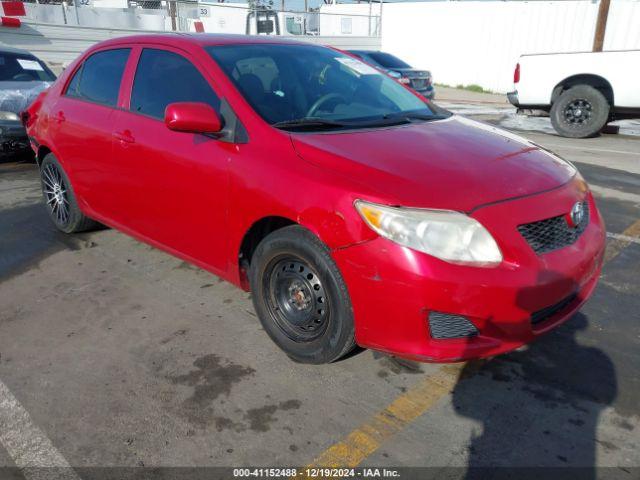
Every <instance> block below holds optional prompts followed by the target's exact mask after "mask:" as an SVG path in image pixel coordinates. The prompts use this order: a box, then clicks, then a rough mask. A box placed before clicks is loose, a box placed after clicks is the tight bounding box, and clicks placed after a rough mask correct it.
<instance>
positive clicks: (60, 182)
mask: <svg viewBox="0 0 640 480" xmlns="http://www.w3.org/2000/svg"><path fill="white" fill-rule="evenodd" d="M40 183H41V185H42V196H43V197H44V202H45V206H46V208H47V213H49V217H50V218H51V221H52V222H53V224H54V225H55V226H56V228H57V229H58V230H60V231H61V232H64V233H76V232H84V231H86V230H92V229H95V228H97V227H99V226H100V224H99V223H97V222H96V221H94V220H92V219H90V218H89V217H87V216H85V215H84V214H83V213H82V212H81V211H80V208H79V207H78V202H77V199H76V196H75V193H74V192H73V187H72V186H71V182H70V181H69V177H68V176H67V174H66V173H65V171H64V169H63V168H62V165H60V162H58V159H57V158H56V157H55V155H53V153H49V154H48V155H47V156H46V157H44V159H43V160H42V164H41V165H40Z"/></svg>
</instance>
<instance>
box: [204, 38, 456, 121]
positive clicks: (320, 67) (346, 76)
mask: <svg viewBox="0 0 640 480" xmlns="http://www.w3.org/2000/svg"><path fill="white" fill-rule="evenodd" d="M207 51H208V52H209V54H210V55H211V56H212V57H213V59H214V60H215V61H216V62H217V63H218V65H219V66H220V67H221V68H222V69H223V70H224V72H225V73H226V74H227V75H228V76H229V78H230V79H231V80H232V81H233V83H234V84H235V86H236V87H237V88H238V90H239V91H240V92H241V93H242V95H243V96H244V97H245V99H246V100H247V101H248V102H249V104H250V105H251V106H252V107H253V108H254V109H255V111H256V112H257V113H258V114H259V115H260V116H262V118H264V119H265V120H266V121H267V122H269V123H270V124H272V125H275V126H277V127H282V128H290V127H294V126H296V123H297V122H298V123H299V122H300V121H306V122H305V126H306V127H308V128H320V127H322V128H340V127H345V126H351V127H354V126H374V125H375V124H377V123H376V122H378V123H379V124H389V123H390V122H391V121H392V120H390V119H394V118H400V117H402V115H403V114H404V113H411V115H412V118H414V119H416V120H417V119H420V120H421V121H424V120H427V119H434V118H441V116H442V115H443V114H446V112H444V111H442V110H440V109H438V108H437V107H435V106H433V105H432V104H427V103H426V102H425V101H423V100H422V99H420V98H419V97H417V96H416V95H414V94H412V93H411V92H409V91H408V90H407V89H405V88H404V87H403V86H402V85H400V84H399V83H397V82H396V81H395V80H393V79H391V78H389V77H388V76H387V75H384V74H382V73H380V72H379V71H378V70H376V69H375V68H373V67H371V66H369V65H367V64H365V63H363V62H361V61H360V60H357V59H355V58H353V57H350V56H347V55H344V54H342V53H340V52H338V51H335V50H332V49H330V48H326V47H319V46H314V45H308V46H307V45H281V44H261V45H222V46H212V47H207ZM436 109H437V110H438V111H437V112H436ZM407 121H408V120H407ZM396 123H397V122H396Z"/></svg>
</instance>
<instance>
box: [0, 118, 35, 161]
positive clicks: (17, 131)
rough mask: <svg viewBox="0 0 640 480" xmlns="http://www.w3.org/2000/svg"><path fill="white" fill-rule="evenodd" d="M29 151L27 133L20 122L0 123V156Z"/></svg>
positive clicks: (3, 121) (4, 121)
mask: <svg viewBox="0 0 640 480" xmlns="http://www.w3.org/2000/svg"><path fill="white" fill-rule="evenodd" d="M29 149H30V148H29V140H28V138H27V132H26V130H25V128H24V126H23V125H22V124H21V123H20V122H13V121H6V120H2V121H0V155H8V154H14V153H23V152H26V151H28V150H29Z"/></svg>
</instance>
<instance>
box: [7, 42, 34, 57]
mask: <svg viewBox="0 0 640 480" xmlns="http://www.w3.org/2000/svg"><path fill="white" fill-rule="evenodd" d="M0 52H1V53H17V54H19V55H28V56H30V57H35V55H34V54H33V53H31V52H29V51H27V50H22V49H21V48H14V47H8V46H6V45H0Z"/></svg>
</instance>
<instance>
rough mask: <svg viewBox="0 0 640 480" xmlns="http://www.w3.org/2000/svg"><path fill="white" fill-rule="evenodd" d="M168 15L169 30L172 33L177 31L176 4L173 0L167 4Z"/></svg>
mask: <svg viewBox="0 0 640 480" xmlns="http://www.w3.org/2000/svg"><path fill="white" fill-rule="evenodd" d="M169 15H170V16H171V30H173V31H174V32H175V31H176V30H177V25H176V2H175V0H171V1H170V2H169Z"/></svg>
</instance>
